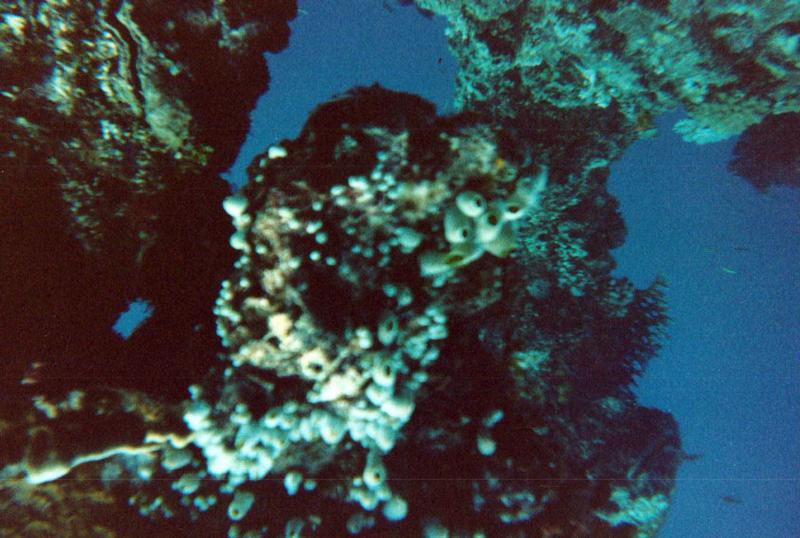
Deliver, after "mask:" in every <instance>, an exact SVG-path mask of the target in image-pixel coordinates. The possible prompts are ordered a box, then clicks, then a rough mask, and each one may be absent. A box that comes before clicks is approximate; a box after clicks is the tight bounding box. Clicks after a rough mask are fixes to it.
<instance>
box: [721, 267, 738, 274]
mask: <svg viewBox="0 0 800 538" xmlns="http://www.w3.org/2000/svg"><path fill="white" fill-rule="evenodd" d="M721 269H722V272H723V273H728V274H729V275H735V274H736V271H734V270H733V269H729V268H727V267H722V268H721Z"/></svg>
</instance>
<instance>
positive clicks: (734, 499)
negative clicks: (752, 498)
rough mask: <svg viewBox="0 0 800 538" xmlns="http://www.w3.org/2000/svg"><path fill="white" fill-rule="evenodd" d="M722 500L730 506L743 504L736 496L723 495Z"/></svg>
mask: <svg viewBox="0 0 800 538" xmlns="http://www.w3.org/2000/svg"><path fill="white" fill-rule="evenodd" d="M720 498H721V499H722V500H723V501H724V502H726V503H728V504H742V500H741V499H740V498H739V497H737V496H735V495H723V496H722V497H720Z"/></svg>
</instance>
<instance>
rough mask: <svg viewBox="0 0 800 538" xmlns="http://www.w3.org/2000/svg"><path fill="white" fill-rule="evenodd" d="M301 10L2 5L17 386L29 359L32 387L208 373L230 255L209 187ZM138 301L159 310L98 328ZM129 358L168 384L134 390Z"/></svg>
mask: <svg viewBox="0 0 800 538" xmlns="http://www.w3.org/2000/svg"><path fill="white" fill-rule="evenodd" d="M295 14H296V6H295V3H294V1H293V0H285V1H284V0H281V1H273V2H261V1H244V2H234V3H225V2H204V1H192V2H181V3H180V5H171V4H168V3H163V2H153V1H148V0H94V1H90V2H66V1H55V0H53V1H41V2H39V1H36V2H33V1H31V2H16V1H2V2H0V20H2V24H0V43H2V44H1V45H0V71H2V73H3V77H2V80H0V126H1V127H0V147H2V148H3V149H2V152H0V215H3V220H2V233H0V251H2V252H3V256H2V259H0V295H2V296H3V298H4V299H3V302H2V305H0V326H2V327H3V329H4V331H6V332H7V334H13V335H14V337H13V338H4V339H3V340H2V342H0V356H2V357H3V358H4V361H5V363H6V364H5V368H6V372H7V374H8V375H7V379H8V380H9V383H10V384H12V385H16V384H17V383H18V381H19V380H20V379H21V378H22V377H23V376H25V375H26V370H27V369H29V368H30V367H31V365H32V364H34V363H35V364H36V365H37V366H36V368H37V369H38V372H37V374H36V376H35V377H36V378H37V379H39V380H41V381H46V380H48V379H59V380H60V379H64V378H77V379H85V378H87V377H91V378H94V379H96V380H98V379H100V378H102V379H107V380H115V381H114V382H118V381H119V380H123V381H122V382H123V383H126V382H127V383H130V384H132V385H134V386H136V384H137V383H141V385H140V386H139V388H147V389H150V388H156V389H158V390H159V391H161V392H166V393H169V392H171V393H172V396H173V397H176V398H178V397H183V395H184V394H185V384H184V383H178V384H175V383H174V381H173V379H174V378H175V377H177V376H180V375H183V376H185V375H186V374H185V371H186V370H185V369H184V368H182V367H180V366H179V364H180V363H181V358H183V359H186V360H188V359H189V357H192V358H193V360H195V361H197V360H198V358H197V357H198V355H201V356H206V357H209V358H211V359H212V360H213V350H214V348H215V347H216V342H215V338H214V334H213V320H212V319H211V316H210V306H211V305H212V304H213V301H214V295H215V291H214V290H215V288H216V286H217V285H218V283H219V280H220V279H221V278H222V276H223V275H224V272H225V271H226V269H227V267H229V266H230V263H232V260H233V257H232V252H231V251H230V250H228V249H227V248H226V238H227V236H228V235H230V227H229V226H230V225H229V224H228V222H227V220H226V218H225V215H224V213H223V212H222V211H221V210H220V207H219V204H220V201H221V200H222V198H224V197H225V196H226V195H227V194H228V192H229V191H228V186H227V185H226V184H225V182H224V181H223V180H222V179H221V178H220V176H219V174H220V172H222V171H224V170H226V169H227V168H228V167H229V166H230V164H231V163H232V161H233V159H234V157H235V155H236V152H237V151H238V148H239V146H240V145H241V143H242V142H243V140H244V137H245V135H246V133H247V130H248V127H249V117H248V114H249V112H250V110H251V109H252V107H253V106H254V104H255V100H256V98H257V97H258V96H259V95H260V94H261V93H263V92H264V91H265V90H266V88H267V83H268V72H267V69H266V65H265V62H264V58H263V55H262V54H263V52H264V51H265V50H269V51H277V50H280V49H281V48H283V47H285V46H286V44H287V39H288V35H289V29H288V25H287V21H288V20H289V19H291V18H293V17H294V16H295ZM230 84H234V85H235V86H236V87H237V92H238V93H237V95H238V97H237V99H228V98H227V88H228V86H229V85H230ZM221 125H224V126H225V128H224V129H221V128H220V126H221ZM189 275H191V276H190V277H189ZM87 290H91V292H88V293H87ZM136 297H143V298H145V299H147V300H148V301H150V303H151V304H152V305H154V307H155V315H154V317H153V318H152V319H151V320H150V322H149V323H148V324H147V325H146V327H145V328H144V329H143V330H142V331H141V332H140V333H137V334H136V335H135V340H136V342H135V343H132V344H131V345H129V346H122V345H121V342H120V341H119V339H118V338H116V336H115V335H113V334H111V333H110V332H109V331H107V328H108V327H110V326H111V325H112V324H113V322H114V318H115V317H116V316H117V315H118V314H119V313H120V312H121V311H122V310H123V309H124V306H125V304H126V302H127V301H128V300H131V299H133V298H136ZM187 344H188V346H187ZM134 348H135V349H136V351H135V352H132V353H131V352H130V351H129V350H130V349H134ZM131 355H133V357H132V356H131ZM164 356H170V357H174V359H175V360H174V361H164V360H163V357H164ZM132 359H133V360H134V364H136V363H137V362H139V361H145V362H147V361H151V362H153V363H156V361H157V362H160V363H161V367H162V368H166V370H165V373H166V374H167V375H168V380H166V381H165V380H163V379H162V380H160V381H155V380H154V379H153V378H149V379H147V378H142V376H141V375H139V374H137V373H136V368H137V367H136V366H134V367H133V368H131V367H130V366H129V365H130V364H131V362H132ZM109 363H112V364H113V365H114V366H113V367H111V368H110V369H109V368H108V364H109ZM153 365H154V366H155V364H153ZM48 368H49V370H48ZM137 378H138V379H137ZM4 379H5V377H4ZM154 382H155V383H156V384H155V385H154ZM56 383H58V381H56ZM148 385H149V386H148ZM171 385H174V386H171Z"/></svg>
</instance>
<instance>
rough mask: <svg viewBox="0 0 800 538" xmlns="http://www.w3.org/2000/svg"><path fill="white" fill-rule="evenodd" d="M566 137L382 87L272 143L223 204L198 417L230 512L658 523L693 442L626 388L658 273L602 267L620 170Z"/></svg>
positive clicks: (353, 521)
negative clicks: (529, 131) (224, 272)
mask: <svg viewBox="0 0 800 538" xmlns="http://www.w3.org/2000/svg"><path fill="white" fill-rule="evenodd" d="M387 110H390V111H391V114H389V113H387V112H386V111H387ZM555 153H556V152H554V151H553V150H552V149H549V150H548V149H547V148H546V147H545V146H543V145H541V146H537V145H528V144H527V143H524V142H523V141H522V140H521V139H518V138H516V136H515V135H514V133H513V132H511V131H509V130H505V131H502V132H498V131H497V130H496V129H494V128H493V126H492V124H491V123H486V122H484V121H482V120H481V119H480V118H479V117H477V116H473V115H460V116H454V117H444V118H438V117H436V116H435V115H434V113H433V107H432V105H430V104H429V103H426V102H424V101H422V100H421V99H419V98H418V97H415V96H411V95H406V94H398V93H394V92H390V91H388V90H384V89H382V88H380V87H373V88H360V89H356V90H354V91H352V92H351V93H350V94H347V95H343V96H340V97H339V98H337V99H335V100H333V101H331V102H329V103H327V104H325V105H322V106H321V107H319V108H318V109H317V110H316V111H315V112H314V113H313V114H312V115H311V117H310V118H309V120H308V122H307V124H306V127H305V128H304V130H303V132H302V133H301V135H300V137H299V138H298V139H297V140H291V141H284V142H283V143H281V145H279V146H273V147H271V148H269V149H268V150H267V151H265V152H264V153H263V154H262V155H259V156H257V157H256V159H255V160H254V162H253V164H252V165H251V166H250V168H249V173H250V182H249V183H248V185H247V186H246V187H244V188H243V189H242V191H240V192H239V193H237V194H236V195H234V196H232V197H230V198H228V199H226V201H225V207H226V210H227V211H228V213H229V214H230V215H231V217H232V219H233V221H234V223H235V226H236V228H237V230H236V232H235V233H234V234H233V235H232V237H231V244H232V245H233V246H234V247H235V248H237V249H238V250H239V252H240V256H239V259H238V261H237V262H236V264H235V267H236V271H235V272H234V273H233V274H232V275H231V276H230V277H229V278H228V279H226V280H225V281H224V282H223V284H222V291H221V293H220V297H219V299H218V301H217V306H216V309H215V311H216V313H217V315H218V332H219V335H220V337H221V338H222V341H223V343H224V345H225V346H226V347H227V349H228V354H227V357H228V361H229V364H230V365H229V366H228V367H226V368H225V370H224V373H223V374H222V375H221V376H219V377H218V378H216V379H214V378H210V379H209V380H208V381H207V382H206V383H205V384H203V385H202V386H195V387H193V388H192V396H193V403H192V404H191V406H190V407H189V409H188V410H187V412H186V415H185V418H186V422H187V424H188V425H189V427H190V429H191V430H192V431H193V432H194V443H195V445H196V446H198V447H199V448H200V449H202V452H203V457H204V460H205V465H204V466H203V464H201V466H200V468H199V470H195V471H192V472H191V473H192V474H195V473H198V472H199V473H201V476H202V477H211V478H215V479H217V480H221V481H224V485H223V486H221V487H220V488H219V491H217V492H209V491H208V490H207V489H208V488H201V489H200V490H199V495H200V496H201V497H203V498H206V497H208V496H210V495H214V496H215V497H216V498H220V497H222V496H224V497H225V498H226V499H229V497H230V496H232V500H228V502H229V503H232V504H230V505H229V509H228V510H229V511H228V515H229V516H230V518H231V519H232V520H233V521H234V522H235V523H234V526H235V527H236V529H237V531H236V532H241V531H242V530H245V529H246V530H248V531H254V532H260V531H261V530H263V529H264V528H266V527H269V528H272V527H273V525H275V523H276V520H277V523H278V528H284V526H285V529H286V533H287V534H288V533H290V531H291V529H292V528H300V527H302V528H303V529H304V531H303V532H304V533H308V534H309V535H311V534H314V533H317V534H319V535H340V534H344V533H345V532H350V533H352V534H360V535H374V536H385V535H387V533H392V532H395V533H399V535H439V534H436V533H440V534H441V533H446V532H450V533H453V534H454V535H470V536H473V535H492V536H494V535H498V534H497V533H501V534H502V535H521V534H519V533H524V534H525V535H532V536H538V535H543V534H544V533H545V532H550V533H555V532H562V533H563V535H565V536H596V535H608V536H629V535H631V534H630V533H631V532H632V531H633V530H634V529H637V532H639V535H640V536H651V535H653V533H654V532H655V529H656V528H657V527H658V522H659V521H660V520H661V518H662V517H663V515H664V513H665V511H666V508H667V506H668V503H667V498H668V495H669V493H670V491H671V487H672V485H671V481H670V478H671V477H673V476H674V473H675V471H676V467H677V464H678V462H679V461H680V454H681V452H680V442H679V439H678V437H677V428H676V426H675V424H674V421H673V420H672V419H671V417H669V416H668V415H666V414H664V413H661V412H658V411H654V410H647V409H642V408H639V407H638V406H637V405H636V404H635V401H634V399H633V397H632V395H631V393H630V391H629V389H628V386H629V384H630V382H631V380H632V378H633V376H634V375H635V374H637V373H639V372H640V371H641V368H642V367H643V365H644V363H645V362H646V360H647V359H648V358H649V357H650V356H651V355H652V354H653V353H654V352H655V350H656V349H657V347H658V341H659V331H660V329H661V327H662V326H663V323H664V322H665V320H666V317H665V314H664V307H663V305H662V296H661V292H660V290H659V287H660V284H658V283H656V284H655V285H654V287H652V288H650V289H646V290H636V289H634V288H633V287H632V286H631V285H630V284H629V283H628V282H627V281H625V280H616V279H612V278H611V277H610V276H609V272H610V270H611V269H612V268H613V262H612V261H611V259H610V256H609V253H608V251H609V249H610V248H612V247H613V246H616V245H617V244H618V243H619V241H620V240H621V238H622V237H623V235H624V227H623V225H622V222H621V220H620V218H619V215H618V214H617V212H616V206H615V204H614V202H613V201H612V200H611V198H610V197H609V195H608V194H607V193H606V192H605V188H604V183H605V179H606V177H607V169H605V168H603V167H596V166H597V163H592V164H591V165H590V166H586V167H584V168H579V169H577V170H575V171H573V172H572V173H566V171H565V170H564V169H563V168H562V167H559V166H557V165H556V162H555V161H554V159H555V158H556V157H554V156H553V155H554V154H555ZM531 290H533V291H531ZM600 447H602V448H600ZM653 447H657V451H656V449H655V448H653ZM601 476H602V477H615V478H613V479H611V480H594V479H593V478H592V477H601ZM267 477H276V478H279V479H280V480H278V481H272V480H270V481H264V480H263V479H264V478H267ZM616 477H618V478H616ZM511 478H513V480H509V479H511ZM284 491H285V493H286V494H288V496H289V497H291V501H290V502H288V501H284V502H283V503H282V506H283V508H284V510H283V511H282V513H281V514H280V515H278V514H277V513H275V512H271V513H270V514H269V517H266V516H265V515H264V514H261V513H256V509H257V507H259V506H265V505H271V503H270V501H269V500H270V499H274V498H276V496H279V495H280V494H281V493H282V492H284ZM632 504H635V505H636V506H637V510H639V512H640V513H646V514H647V515H646V516H642V517H643V519H641V520H636V519H631V516H630V514H629V512H630V510H629V509H630V506H631V505H632ZM239 506H246V507H248V508H249V507H251V506H253V507H255V508H252V509H251V510H250V512H247V508H242V509H240V508H239ZM643 506H645V507H646V508H643ZM245 512H247V513H246V514H244V516H243V513H245ZM565 514H567V516H565ZM557 529H558V530H557Z"/></svg>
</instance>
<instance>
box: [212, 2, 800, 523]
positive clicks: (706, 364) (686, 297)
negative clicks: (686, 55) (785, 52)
mask: <svg viewBox="0 0 800 538" xmlns="http://www.w3.org/2000/svg"><path fill="white" fill-rule="evenodd" d="M387 4H388V5H390V6H391V4H389V3H386V2H383V3H382V2H366V1H363V0H337V1H336V2H333V1H325V0H323V1H319V2H311V1H309V2H301V3H300V6H301V8H302V10H303V12H302V14H301V16H300V17H298V19H297V20H296V21H295V22H294V23H293V25H292V30H293V36H292V45H291V46H290V47H289V48H288V49H287V50H286V51H284V52H282V53H280V54H277V55H269V62H270V70H271V72H272V74H273V83H272V88H271V89H270V91H269V92H268V93H267V95H266V96H264V97H263V98H262V99H261V100H260V102H259V106H258V108H257V109H256V111H255V112H254V113H253V120H254V124H253V128H252V136H251V138H250V139H249V140H248V142H247V143H246V144H245V146H244V147H243V149H242V152H241V154H240V157H239V159H238V161H237V163H236V164H235V165H234V166H233V167H232V169H231V171H230V172H229V176H228V179H229V180H230V181H231V183H232V184H234V185H239V184H241V182H242V181H244V177H243V170H244V167H245V166H246V164H247V163H248V162H249V160H250V158H251V155H253V154H254V153H255V152H256V151H259V150H260V149H261V146H260V145H259V143H260V142H263V141H265V140H272V141H275V142H277V141H279V140H281V139H282V138H293V137H294V136H296V135H297V134H298V132H299V129H300V127H301V126H302V122H303V119H304V118H305V117H306V115H307V113H308V112H309V111H310V110H311V109H313V107H314V106H315V105H316V104H317V103H319V102H320V101H322V100H325V99H327V98H329V97H331V96H333V95H335V94H337V93H340V92H342V91H344V90H345V89H347V88H350V87H352V86H354V85H368V84H371V83H373V82H379V83H380V84H382V85H383V86H385V87H387V88H390V89H395V90H400V91H407V92H412V93H417V94H420V95H422V96H424V97H426V98H427V99H429V100H431V101H433V102H434V103H436V105H437V108H438V110H439V111H440V112H447V111H449V110H450V109H451V99H452V95H453V92H454V78H455V74H456V72H457V65H456V63H455V61H454V59H453V58H452V55H451V54H450V52H449V51H448V48H447V43H446V39H445V37H444V33H443V31H444V28H445V26H446V23H445V21H443V20H442V19H440V18H438V17H437V18H434V19H428V18H426V17H423V16H422V15H420V14H419V13H418V12H416V10H414V9H412V8H399V7H397V6H394V7H393V8H392V9H389V8H388V7H387ZM342 12H346V13H350V14H351V16H344V17H341V18H339V17H338V16H337V17H336V20H337V24H335V25H332V24H330V21H331V20H333V18H334V15H335V14H337V13H342ZM440 59H441V60H440ZM682 117H684V115H683V114H682V113H681V112H680V111H675V112H673V113H668V114H665V115H664V116H662V117H660V118H658V121H657V124H658V130H659V134H658V136H657V137H655V138H653V139H649V140H643V141H639V142H636V143H635V144H633V146H631V147H630V148H629V149H628V150H627V151H626V152H625V154H624V155H623V157H622V158H621V159H620V160H619V161H617V162H615V163H614V164H613V165H612V176H611V180H610V185H609V189H610V191H611V193H612V194H613V195H615V196H616V197H617V198H618V199H619V200H620V202H621V204H622V214H623V217H624V218H625V221H626V225H627V228H628V236H627V240H626V241H625V244H624V245H623V246H622V247H621V248H619V249H617V250H616V251H615V252H614V255H615V258H616V259H617V261H618V263H619V269H618V271H617V272H618V274H620V275H625V276H628V277H629V278H631V279H632V280H633V281H634V282H635V283H636V284H637V285H638V286H646V285H647V284H649V283H650V282H652V280H653V278H655V277H656V276H657V275H664V276H665V277H666V279H667V282H668V292H667V299H668V306H669V309H670V316H671V318H672V321H671V323H670V325H669V327H668V332H669V340H668V341H667V344H666V345H665V347H664V349H663V350H662V351H661V353H660V354H659V356H657V357H656V358H655V359H653V360H652V361H651V362H650V364H649V366H648V369H647V371H646V373H645V375H644V376H643V377H642V378H641V379H640V380H639V381H638V387H637V390H636V392H637V394H638V396H639V398H640V399H641V401H642V403H643V404H645V405H649V406H653V407H657V408H660V409H664V410H666V411H668V412H670V413H672V414H673V415H674V416H675V417H676V419H677V420H678V423H679V424H680V427H681V435H682V437H683V443H684V449H685V450H686V451H687V452H689V453H692V454H702V457H701V458H700V459H698V460H696V461H690V462H686V463H684V464H683V466H682V467H681V469H680V472H679V475H678V479H677V480H678V483H677V487H676V489H675V494H674V497H673V501H672V502H673V504H672V506H671V508H670V512H669V515H668V518H667V522H666V524H665V526H664V527H663V529H662V531H661V533H660V535H659V536H661V537H663V538H686V537H692V538H714V537H734V536H736V537H760V538H789V537H793V536H800V512H799V511H798V510H797V509H796V507H797V506H800V277H798V272H799V270H800V192H798V191H797V190H791V189H787V188H777V189H773V190H772V191H771V192H769V193H768V194H760V193H758V192H756V190H755V189H754V188H753V187H752V186H750V185H749V184H747V183H746V182H745V181H743V180H741V179H740V178H738V177H735V176H733V175H732V174H730V173H729V172H728V171H727V170H726V163H727V162H728V160H729V159H730V156H731V152H732V149H733V146H734V145H735V142H736V139H735V138H732V139H729V140H726V141H723V142H718V143H713V144H705V145H694V144H690V143H687V142H684V141H683V140H682V139H681V138H680V136H678V135H677V134H675V133H674V132H673V131H672V126H673V125H674V124H675V122H676V121H678V120H679V119H680V118H682ZM256 140H257V141H258V142H259V143H256ZM726 499H727V500H726ZM731 501H733V502H731ZM739 501H740V502H739Z"/></svg>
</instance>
